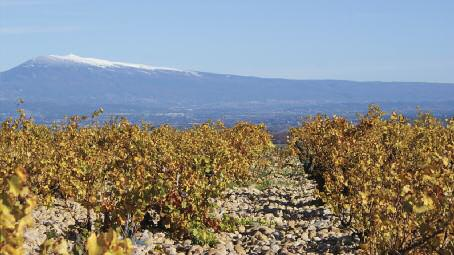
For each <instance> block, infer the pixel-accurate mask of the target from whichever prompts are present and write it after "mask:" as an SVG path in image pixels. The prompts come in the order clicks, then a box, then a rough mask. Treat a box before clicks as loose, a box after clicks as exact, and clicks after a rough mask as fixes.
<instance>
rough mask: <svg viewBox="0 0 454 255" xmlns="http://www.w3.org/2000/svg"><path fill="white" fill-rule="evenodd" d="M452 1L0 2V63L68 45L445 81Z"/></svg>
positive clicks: (321, 75) (453, 41) (450, 77)
mask: <svg viewBox="0 0 454 255" xmlns="http://www.w3.org/2000/svg"><path fill="white" fill-rule="evenodd" d="M453 13H454V1H452V0H433V1H432V0H431V1H427V0H398V1H397V0H368V1H364V0H355V1H354V0H342V1H341V0H313V1H305V0H294V1H290V0H288V1H271V0H269V1H267V0H248V1H245V0H229V1H209V0H205V1H202V0H199V1H197V0H194V1H190V0H188V1H172V0H166V1H88V0H80V1H75V0H65V1H61V0H0V71H3V70H6V69H9V68H11V67H13V66H15V65H17V64H19V63H21V62H23V61H26V60H28V59H30V58H33V57H35V56H39V55H48V54H60V55H66V54H69V53H73V54H77V55H81V56H87V57H96V58H103V59H109V60H116V61H123V62H131V63H143V64H151V65H157V66H169V67H176V68H182V69H190V70H201V71H210V72H218V73H233V74H244V75H256V76H264V77H285V78H298V79H349V80H383V81H438V82H454V15H453Z"/></svg>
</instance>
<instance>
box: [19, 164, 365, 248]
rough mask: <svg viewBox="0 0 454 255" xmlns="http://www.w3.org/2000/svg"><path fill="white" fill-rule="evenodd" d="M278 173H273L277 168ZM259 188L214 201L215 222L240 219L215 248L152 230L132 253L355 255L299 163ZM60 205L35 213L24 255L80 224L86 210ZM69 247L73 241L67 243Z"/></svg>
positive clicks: (139, 239) (263, 181) (138, 239)
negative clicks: (221, 218) (216, 218)
mask: <svg viewBox="0 0 454 255" xmlns="http://www.w3.org/2000/svg"><path fill="white" fill-rule="evenodd" d="M276 169H277V168H276ZM260 180H261V182H259V184H255V185H251V186H249V187H235V188H232V189H230V190H228V191H227V192H226V193H225V198H224V199H222V200H220V201H217V205H218V207H219V208H218V214H219V215H218V217H224V218H225V217H229V218H234V219H240V220H239V221H240V222H241V224H238V225H236V228H235V229H234V230H231V231H230V232H221V233H217V234H216V235H217V239H218V241H219V243H218V244H216V245H215V246H214V247H209V246H207V245H206V246H200V245H195V244H193V243H192V241H191V240H172V239H171V238H169V235H168V233H166V232H165V231H162V230H159V229H156V230H153V231H144V232H140V233H137V234H136V235H135V236H134V238H133V241H134V246H135V254H171V255H183V254H194V255H195V254H209V255H214V254H217V255H227V254H354V253H355V247H356V246H357V240H355V239H354V238H353V237H352V236H351V233H350V232H349V231H348V230H344V229H342V228H340V227H339V224H338V223H337V221H336V218H335V216H334V215H333V214H332V213H331V212H330V210H328V209H327V208H326V206H324V205H323V204H322V202H321V201H320V200H319V199H318V198H317V195H316V185H315V183H314V182H313V181H311V180H309V179H308V178H307V176H306V175H305V174H304V173H302V171H301V169H300V167H299V165H298V163H296V162H294V164H293V165H292V166H287V167H285V168H283V169H282V168H281V169H279V171H274V172H269V173H266V174H264V175H263V176H262V177H261V178H260ZM66 204H67V206H66V207H65V205H64V203H60V204H59V205H57V206H55V207H53V208H50V209H47V208H43V207H41V208H38V209H37V210H35V212H34V214H33V215H34V218H35V221H36V224H35V227H34V228H32V229H29V230H28V231H27V232H26V234H25V238H26V247H27V251H28V252H27V253H28V254H36V251H37V250H36V249H37V248H38V246H39V244H40V243H41V242H42V241H44V240H45V239H46V235H47V236H48V235H49V232H51V233H53V234H56V235H57V236H58V235H59V234H61V233H63V232H66V235H67V230H68V229H71V228H72V227H71V226H72V225H73V224H78V223H80V222H83V219H84V218H85V215H86V210H85V209H84V208H82V207H80V206H78V205H77V204H76V205H75V204H74V203H70V204H69V206H68V203H66ZM70 244H71V241H70Z"/></svg>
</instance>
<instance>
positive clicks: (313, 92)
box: [0, 55, 454, 110]
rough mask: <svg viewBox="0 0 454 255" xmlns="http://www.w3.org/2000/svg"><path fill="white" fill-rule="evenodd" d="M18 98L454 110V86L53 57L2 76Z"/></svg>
mask: <svg viewBox="0 0 454 255" xmlns="http://www.w3.org/2000/svg"><path fill="white" fill-rule="evenodd" d="M18 98H23V99H24V100H25V101H26V102H27V103H29V104H31V105H38V106H39V105H55V106H59V107H66V106H78V107H80V106H87V107H92V108H94V107H99V106H103V105H122V106H123V108H122V109H141V110H146V109H168V108H175V107H183V108H184V107H186V108H198V109H200V108H203V109H215V108H222V107H227V108H238V109H251V108H254V107H256V108H258V109H275V108H276V107H278V108H280V109H284V108H289V107H290V108H291V107H296V106H298V107H302V106H308V105H309V106H313V105H324V104H327V105H328V104H329V105H335V104H368V103H399V104H404V103H411V104H412V105H414V104H419V103H433V102H444V104H446V102H451V103H448V105H452V102H454V84H440V83H417V82H354V81H341V80H289V79H274V78H259V77H250V76H238V75H226V74H215V73H207V72H194V71H184V70H179V69H174V68H163V67H152V66H148V65H139V64H128V63H122V62H112V61H107V60H100V59H93V58H83V57H79V56H76V55H67V56H55V55H50V56H43V57H37V58H34V59H32V60H29V61H27V62H25V63H23V64H21V65H19V66H17V67H14V68H12V69H10V70H7V71H5V72H2V73H0V104H2V103H3V104H6V103H8V102H14V101H16V100H17V99H18ZM50 108H52V107H50ZM54 108H55V107H54ZM452 108H454V107H452ZM359 110H364V109H359Z"/></svg>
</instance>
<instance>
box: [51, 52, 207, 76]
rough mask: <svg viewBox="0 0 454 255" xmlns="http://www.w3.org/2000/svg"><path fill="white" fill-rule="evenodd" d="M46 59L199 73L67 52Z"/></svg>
mask: <svg viewBox="0 0 454 255" xmlns="http://www.w3.org/2000/svg"><path fill="white" fill-rule="evenodd" d="M47 59H48V60H54V61H64V62H73V63H78V64H86V65H91V66H96V67H100V68H135V69H142V70H148V71H171V72H183V73H187V74H192V75H196V76H199V74H198V73H197V72H193V71H184V70H180V69H176V68H170V67H155V66H149V65H142V64H130V63H124V62H116V61H109V60H104V59H97V58H85V57H80V56H77V55H74V54H69V55H65V56H59V55H49V56H47Z"/></svg>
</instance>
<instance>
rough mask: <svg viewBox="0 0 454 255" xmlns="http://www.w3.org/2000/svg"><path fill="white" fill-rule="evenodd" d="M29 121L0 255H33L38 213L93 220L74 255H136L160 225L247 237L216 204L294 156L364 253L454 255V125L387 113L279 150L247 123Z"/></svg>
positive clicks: (57, 248)
mask: <svg viewBox="0 0 454 255" xmlns="http://www.w3.org/2000/svg"><path fill="white" fill-rule="evenodd" d="M19 113H20V114H19V117H17V118H10V119H7V120H6V121H4V122H3V123H1V125H2V126H1V129H0V181H1V183H2V196H1V201H0V202H1V203H0V217H1V221H0V227H1V229H0V254H23V253H24V250H23V243H24V236H23V235H24V230H25V229H26V228H27V227H29V226H30V225H31V224H32V216H31V213H32V211H33V210H34V208H36V207H37V206H48V207H51V206H52V205H53V204H54V203H55V201H72V202H75V203H78V204H80V205H81V206H83V207H84V208H86V210H87V214H86V219H85V220H84V224H83V226H81V228H83V229H85V232H84V233H86V238H85V239H84V240H83V241H84V246H83V247H82V251H78V252H80V253H76V252H75V250H74V249H73V250H72V251H71V253H76V254H84V253H86V254H90V255H91V254H131V253H132V252H133V243H132V241H131V239H130V238H131V237H132V236H134V234H136V233H138V232H140V231H141V230H142V229H144V228H147V227H150V226H149V224H150V223H149V221H150V218H151V217H152V215H151V213H156V214H157V215H158V216H159V222H157V223H156V224H157V225H158V226H156V227H159V228H162V229H165V230H166V231H168V232H169V233H171V235H172V236H173V238H176V239H185V238H190V239H192V240H194V241H197V242H201V243H204V244H207V245H212V244H215V243H216V242H215V241H214V240H213V241H211V240H212V239H213V237H212V233H215V232H219V231H221V230H225V229H226V228H229V229H230V228H235V230H236V226H231V225H228V227H226V219H222V218H219V217H216V215H215V213H214V212H215V210H217V209H219V208H217V206H216V203H214V202H213V201H216V200H217V199H220V198H221V197H223V196H224V194H225V193H224V192H225V191H226V190H228V189H229V188H231V187H233V186H240V187H241V186H245V185H249V184H250V183H251V182H255V181H257V180H258V178H259V177H260V175H263V169H268V168H270V166H271V165H272V163H273V162H272V158H278V160H277V161H278V162H279V164H278V165H279V169H280V170H281V169H283V168H284V167H285V165H289V164H291V163H288V162H290V161H291V160H290V161H289V158H292V157H294V156H296V157H298V158H299V160H300V162H301V163H299V164H300V165H302V167H301V168H302V169H303V170H304V171H303V172H305V173H306V174H308V175H309V176H310V178H311V179H313V180H315V182H316V184H317V188H318V196H320V197H321V199H322V200H323V202H324V204H326V206H327V207H328V208H329V209H330V210H332V211H333V213H334V214H335V215H336V217H337V219H338V220H339V222H340V224H341V226H342V228H344V229H348V230H349V231H351V233H352V235H354V236H356V237H358V238H359V240H360V244H359V247H358V251H357V252H359V253H361V252H362V253H366V254H453V253H454V119H451V120H446V121H442V120H437V119H436V118H434V117H432V116H431V115H429V114H423V113H421V114H420V116H419V117H418V118H417V119H416V120H411V121H410V120H408V119H406V118H405V117H404V116H402V115H399V114H395V113H393V114H391V115H390V116H385V114H384V113H383V112H382V111H381V110H380V109H378V108H377V107H371V108H370V109H369V112H368V113H367V114H366V115H364V116H361V117H360V119H359V121H358V123H352V122H350V121H348V120H346V119H344V118H342V117H336V116H335V117H332V118H329V117H327V116H322V115H318V116H315V117H309V118H307V119H306V120H305V121H304V122H303V123H302V125H301V126H300V127H295V128H292V129H291V130H290V135H289V141H288V143H289V144H288V145H289V146H288V150H287V149H277V148H275V146H274V145H273V143H272V141H271V135H270V134H269V133H268V131H267V130H266V128H265V126H264V125H253V124H249V123H245V122H239V123H237V124H236V125H235V126H233V127H225V126H224V125H223V124H222V123H221V122H216V123H212V122H208V123H204V124H200V125H195V126H194V127H192V128H189V129H185V130H179V129H176V128H173V127H171V126H167V125H163V126H160V127H154V126H152V125H150V124H147V123H143V124H141V125H137V124H133V123H130V122H128V121H127V120H126V119H114V120H111V121H109V122H106V123H100V122H99V121H98V119H97V118H98V115H99V114H101V111H97V112H95V113H93V115H92V116H91V117H87V116H74V117H71V118H68V119H66V121H65V122H64V123H61V124H53V125H50V126H49V125H41V124H37V123H35V122H34V121H33V119H31V118H28V117H26V115H25V114H24V113H23V112H21V111H20V112H19ZM274 161H276V160H274ZM295 173H297V172H295ZM295 173H292V175H293V174H295ZM281 174H282V173H281ZM283 174H286V173H283ZM260 178H262V182H261V183H260V185H262V186H263V187H265V188H266V185H269V184H267V182H266V181H267V180H263V179H264V178H265V179H266V178H267V176H265V177H263V176H261V177H260ZM298 180H299V179H298ZM279 185H281V184H279ZM281 186H282V185H281ZM282 196H283V197H285V194H283V195H282ZM294 204H295V206H298V203H294ZM297 209H298V208H297ZM285 220H286V221H287V220H289V219H285ZM227 221H228V222H229V224H233V225H239V223H238V222H243V223H245V222H248V221H251V220H248V219H246V218H243V219H233V218H228V219H227ZM243 223H242V224H243ZM286 224H287V222H286ZM40 252H41V254H69V253H70V252H68V245H67V240H65V239H62V238H57V237H52V236H49V237H48V239H47V240H46V241H45V242H43V243H42V244H41V247H40ZM158 254H159V253H158Z"/></svg>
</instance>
